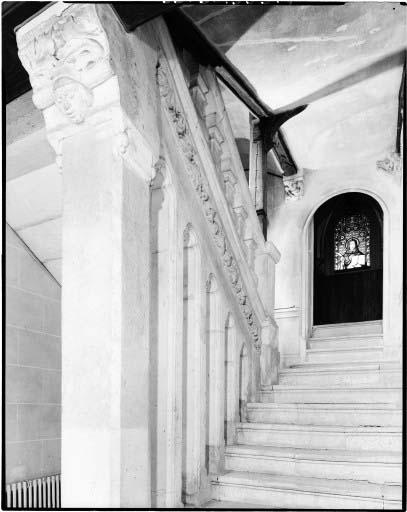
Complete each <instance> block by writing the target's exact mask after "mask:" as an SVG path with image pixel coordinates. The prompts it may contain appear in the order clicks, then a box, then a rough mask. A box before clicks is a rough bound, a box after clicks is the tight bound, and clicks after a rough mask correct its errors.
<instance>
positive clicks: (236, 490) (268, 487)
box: [212, 471, 401, 510]
mask: <svg viewBox="0 0 407 512" xmlns="http://www.w3.org/2000/svg"><path fill="white" fill-rule="evenodd" d="M212 493H213V499H215V500H229V501H234V502H243V503H251V504H256V505H268V506H269V507H270V508H288V509H295V508H311V509H330V508H337V509H356V510H361V509H368V508H377V509H397V508H401V486H399V485H381V484H374V483H369V482H354V481H350V480H345V481H344V480H330V479H320V478H309V477H300V476H281V475H278V476H277V475H270V474H268V473H250V472H247V471H229V472H227V473H225V474H223V475H219V476H217V477H216V478H215V479H214V480H213V481H212Z"/></svg>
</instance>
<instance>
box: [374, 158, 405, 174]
mask: <svg viewBox="0 0 407 512" xmlns="http://www.w3.org/2000/svg"><path fill="white" fill-rule="evenodd" d="M376 167H377V170H379V171H384V172H385V173H387V174H394V175H395V174H398V173H400V172H401V169H402V160H401V155H400V154H399V153H390V154H389V155H387V156H386V157H385V158H384V159H383V160H377V162H376Z"/></svg>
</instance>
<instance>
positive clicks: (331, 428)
mask: <svg viewBox="0 0 407 512" xmlns="http://www.w3.org/2000/svg"><path fill="white" fill-rule="evenodd" d="M237 428H238V429H239V428H240V429H244V430H284V431H288V430H291V431H295V430H300V431H303V432H309V431H312V432H324V433H328V432H341V433H363V434H369V433H383V434H401V431H402V428H401V426H400V427H388V426H385V427H382V426H374V427H371V426H367V427H365V426H346V425H299V424H291V423H261V422H253V423H247V422H246V423H238V424H237Z"/></svg>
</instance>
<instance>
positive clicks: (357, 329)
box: [311, 320, 383, 338]
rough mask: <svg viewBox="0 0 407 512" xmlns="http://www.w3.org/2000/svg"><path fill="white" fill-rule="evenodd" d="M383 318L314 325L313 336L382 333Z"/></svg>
mask: <svg viewBox="0 0 407 512" xmlns="http://www.w3.org/2000/svg"><path fill="white" fill-rule="evenodd" d="M382 333H383V325H382V321H381V320H373V321H369V322H349V323H344V324H325V325H314V327H313V328H312V331H311V336H312V338H327V337H333V336H357V335H358V334H363V335H366V334H373V335H376V334H382Z"/></svg>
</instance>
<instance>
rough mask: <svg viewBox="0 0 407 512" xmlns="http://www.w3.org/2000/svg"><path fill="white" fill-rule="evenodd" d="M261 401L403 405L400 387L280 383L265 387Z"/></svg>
mask: <svg viewBox="0 0 407 512" xmlns="http://www.w3.org/2000/svg"><path fill="white" fill-rule="evenodd" d="M259 398H260V402H263V403H264V402H275V403H320V404H322V403H359V402H361V403H372V404H374V403H392V404H394V406H397V405H399V406H400V407H401V400H402V393H401V388H400V387H372V386H365V387H364V386H359V387H333V386H331V387H328V386H325V387H312V386H307V387H306V386H287V385H285V384H279V385H274V386H269V387H267V388H266V387H264V388H263V389H262V390H261V391H260V395H259Z"/></svg>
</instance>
